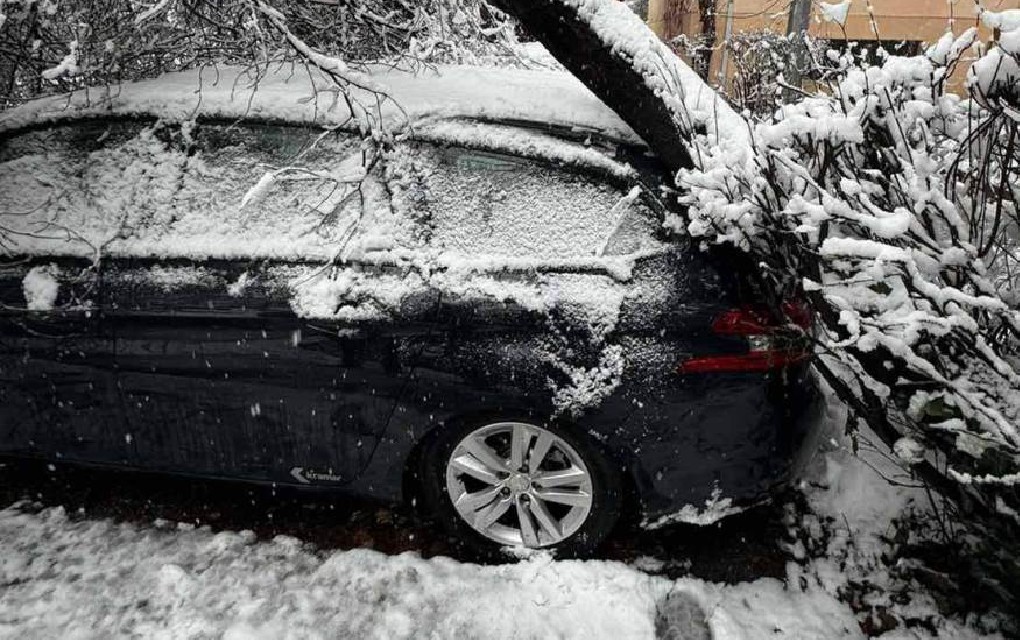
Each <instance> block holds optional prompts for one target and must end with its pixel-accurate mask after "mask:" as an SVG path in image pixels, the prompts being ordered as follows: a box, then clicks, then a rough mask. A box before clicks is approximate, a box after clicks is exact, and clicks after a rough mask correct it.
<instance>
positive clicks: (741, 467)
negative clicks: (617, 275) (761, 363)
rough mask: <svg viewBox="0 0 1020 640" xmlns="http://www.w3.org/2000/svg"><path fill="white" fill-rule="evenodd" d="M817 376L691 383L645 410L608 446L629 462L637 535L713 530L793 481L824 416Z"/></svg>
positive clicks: (800, 371) (798, 372) (798, 371)
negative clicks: (662, 529) (640, 529)
mask: <svg viewBox="0 0 1020 640" xmlns="http://www.w3.org/2000/svg"><path fill="white" fill-rule="evenodd" d="M813 375H814V374H813V373H812V372H811V371H810V369H809V368H808V367H806V366H799V367H793V368H791V369H789V370H786V371H781V372H774V373H769V374H710V375H701V376H698V377H697V378H696V379H693V378H694V377H693V376H691V377H690V378H692V379H687V380H676V381H674V382H675V384H674V385H666V386H664V387H662V388H660V389H658V390H657V393H656V394H655V396H656V397H655V398H654V399H652V400H645V401H643V402H642V405H643V406H642V407H641V408H640V409H639V410H638V411H633V412H631V414H630V415H629V416H628V419H627V421H626V427H625V428H624V429H621V430H620V433H622V434H627V435H626V436H624V437H621V438H619V439H615V441H614V442H613V445H614V446H615V447H618V451H619V452H620V454H621V455H623V456H624V457H625V458H626V459H629V463H628V465H627V466H628V471H629V472H630V475H631V477H632V478H633V481H634V484H635V486H636V488H637V492H638V495H639V499H640V515H641V524H642V526H645V527H648V528H656V527H658V526H663V525H666V524H671V523H678V522H684V523H691V524H702V525H704V524H711V523H712V522H715V521H717V520H719V519H721V518H723V517H725V516H728V515H731V514H734V513H737V512H739V511H741V510H743V509H745V508H747V507H750V506H754V505H757V504H760V503H762V502H765V501H767V500H768V499H769V498H770V497H771V496H772V495H774V493H775V492H776V491H777V490H778V489H780V488H781V487H783V486H784V485H785V484H786V483H787V482H788V481H789V480H790V479H791V478H794V477H796V475H797V473H798V472H799V471H800V469H802V468H803V466H804V465H805V464H806V462H807V460H808V459H809V458H810V455H811V452H812V451H813V450H814V449H815V448H816V444H817V443H816V439H817V437H818V433H819V431H820V430H819V429H818V425H819V424H820V423H821V418H822V415H823V414H824V409H825V406H824V404H825V403H824V398H823V396H822V394H821V393H820V391H819V390H818V387H817V385H816V384H815V381H814V377H813ZM646 397H647V396H646Z"/></svg>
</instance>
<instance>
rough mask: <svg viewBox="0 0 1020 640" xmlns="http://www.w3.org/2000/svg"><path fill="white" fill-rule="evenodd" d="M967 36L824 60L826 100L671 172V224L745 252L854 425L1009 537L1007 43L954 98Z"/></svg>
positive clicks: (790, 109) (1019, 47)
mask: <svg viewBox="0 0 1020 640" xmlns="http://www.w3.org/2000/svg"><path fill="white" fill-rule="evenodd" d="M976 37H977V32H976V30H975V29H971V30H968V31H966V32H964V33H963V34H961V35H960V36H959V37H954V36H953V35H951V34H947V35H946V36H944V37H943V38H942V39H941V40H940V41H939V42H938V43H936V44H935V45H934V46H932V47H931V48H930V49H928V51H927V52H925V54H924V55H919V56H913V57H900V56H892V55H886V56H885V57H884V61H882V62H881V64H877V65H873V66H868V65H867V64H862V63H861V61H860V60H859V59H857V58H856V57H855V56H854V55H853V54H852V53H850V54H843V55H840V54H835V53H834V54H833V55H831V56H830V58H831V61H832V63H833V64H834V65H835V68H836V71H837V77H836V78H835V81H834V83H833V85H832V91H831V92H826V93H822V92H819V93H817V94H813V95H807V96H804V97H802V98H801V99H800V100H798V101H795V102H794V103H793V104H787V105H783V106H780V107H779V108H778V109H777V110H776V111H775V112H774V114H773V115H772V117H770V118H768V119H766V120H765V121H764V122H761V123H759V124H757V125H756V126H755V127H754V129H753V133H752V145H753V152H752V153H751V154H750V155H747V156H744V157H742V158H741V157H736V156H734V155H733V154H731V153H727V152H725V151H722V150H719V149H702V154H701V158H702V162H701V166H700V167H699V168H696V169H692V170H684V171H681V172H680V175H679V183H680V186H681V188H682V190H683V191H684V193H685V196H684V197H683V202H684V204H686V205H687V206H688V212H687V215H686V216H675V217H674V218H673V220H672V224H674V225H675V226H677V227H680V228H681V230H684V231H687V232H689V233H691V234H692V235H694V236H697V237H700V238H702V239H703V241H704V242H705V243H706V244H731V245H735V246H737V247H739V248H740V249H743V250H744V251H746V252H747V253H748V254H749V255H750V257H751V259H752V260H753V262H754V263H756V264H759V265H760V266H761V271H762V273H763V280H764V282H765V284H766V286H765V287H763V289H764V290H765V291H767V292H771V293H772V294H774V295H779V294H781V293H783V292H791V291H793V292H797V294H798V295H801V296H804V297H805V298H807V299H809V300H810V301H811V303H812V306H813V307H814V308H815V310H816V311H817V312H818V314H819V315H820V318H821V320H822V323H821V324H822V330H821V332H820V335H819V336H818V338H819V342H820V345H819V349H820V353H821V355H820V358H819V364H818V366H819V369H820V370H821V372H822V373H823V375H824V376H825V377H826V378H827V380H828V381H829V383H830V384H831V385H832V386H833V388H834V389H836V391H837V392H838V393H839V395H840V396H841V397H842V398H843V399H844V400H845V401H847V402H848V403H849V405H850V408H851V410H852V411H854V413H855V415H856V417H857V418H859V419H862V420H865V421H866V422H867V423H868V424H869V425H870V426H871V428H872V429H873V430H874V431H875V432H876V433H877V434H879V435H880V436H881V437H882V438H883V440H885V441H886V443H887V444H888V445H889V446H890V447H891V448H892V449H893V450H894V451H895V452H896V453H898V454H901V457H902V458H903V460H902V461H903V464H905V465H909V466H910V467H911V469H912V470H913V471H914V472H915V473H917V474H918V475H919V476H920V477H922V478H923V479H924V480H926V481H927V482H929V483H931V484H933V485H934V486H935V487H936V488H937V489H939V490H941V491H942V492H944V493H948V494H953V495H957V496H959V497H961V498H962V500H961V501H960V502H959V504H960V505H962V506H963V507H964V511H965V512H966V514H967V516H968V517H969V518H971V519H980V520H982V521H983V522H985V523H988V524H993V525H994V526H993V528H994V529H995V530H996V531H997V532H999V533H1001V532H1002V531H1003V528H1005V530H1006V531H1013V532H1014V533H1007V534H1004V537H1003V538H1001V539H1002V540H1007V541H1008V540H1009V539H1010V538H1011V537H1012V539H1014V540H1015V537H1014V536H1015V530H1016V529H1015V527H1016V525H1017V523H1018V522H1020V521H1018V519H1017V512H1018V510H1020V492H1018V490H1017V488H1016V487H1017V484H1018V482H1020V427H1018V425H1020V370H1018V368H1017V360H1016V359H1015V357H1013V356H1014V355H1015V353H1016V345H1017V339H1018V336H1020V312H1018V311H1017V306H1016V298H1015V296H1013V294H1012V293H1011V292H1007V291H1005V290H1004V287H1008V286H1009V285H1011V282H1010V281H1011V277H1012V276H1011V274H1013V273H1014V272H1015V269H1016V267H1015V259H1016V249H1015V242H1014V240H1015V237H1016V236H1015V232H1014V233H1012V234H1010V233H1007V232H1006V230H1007V229H1009V228H1013V229H1015V227H1011V226H1010V225H1015V223H1016V220H1017V206H1016V205H1017V195H1018V191H1017V187H1016V185H1017V183H1018V179H1020V149H1018V146H1017V140H1016V138H1017V128H1018V127H1020V94H1018V92H1017V90H1016V87H1017V86H1020V82H1018V79H1020V67H1018V66H1017V60H1018V57H1020V31H1017V32H1009V33H1003V34H1002V37H1001V39H1000V41H999V43H998V45H997V46H993V47H992V48H990V49H989V50H988V51H987V52H985V53H984V54H983V55H982V57H981V58H980V59H979V60H978V61H977V62H976V63H975V64H974V65H973V67H972V69H971V71H970V75H969V83H968V86H969V90H970V95H969V96H966V97H961V96H957V95H954V94H953V93H950V92H949V91H948V90H947V87H946V81H947V79H948V77H949V76H950V74H951V73H952V71H953V69H954V68H955V67H956V65H958V64H959V63H960V60H961V58H962V57H963V55H964V54H965V53H966V52H968V51H969V50H971V48H972V47H973V46H974V45H975V39H976ZM996 535H998V534H996ZM1016 558H1017V556H1016V555H1015V554H1013V555H1012V557H1011V558H1007V559H1006V562H1007V563H1012V564H1011V565H1010V566H1011V567H1012V568H1011V569H1009V570H1005V571H1004V573H1005V574H1006V575H1009V573H1010V572H1012V573H1013V575H1014V576H1015V575H1016V572H1017V570H1018V569H1020V566H1018V565H1017V564H1016V562H1017V560H1016Z"/></svg>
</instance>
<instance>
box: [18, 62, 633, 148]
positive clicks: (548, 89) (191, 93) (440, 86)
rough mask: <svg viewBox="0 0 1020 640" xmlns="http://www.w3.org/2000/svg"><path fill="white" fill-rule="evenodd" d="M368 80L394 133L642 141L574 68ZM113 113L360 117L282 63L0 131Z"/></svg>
mask: <svg viewBox="0 0 1020 640" xmlns="http://www.w3.org/2000/svg"><path fill="white" fill-rule="evenodd" d="M369 76H370V77H371V79H372V80H373V82H375V83H376V84H377V85H381V86H382V87H385V88H386V90H387V95H388V96H389V98H391V99H388V100H383V101H381V102H377V101H376V99H375V96H374V95H372V94H369V93H368V92H363V91H357V90H356V91H355V96H356V97H357V98H358V99H359V100H360V101H361V102H362V103H363V104H365V105H367V106H369V108H373V109H374V108H378V109H379V110H380V111H379V113H381V115H382V119H383V121H384V123H385V124H386V125H387V126H389V127H391V128H399V127H401V126H402V125H404V124H412V125H415V124H422V123H427V122H429V121H435V120H444V119H451V118H461V119H464V118H467V119H479V120H487V121H503V122H514V123H523V124H534V125H549V126H553V127H558V128H560V127H563V128H570V129H579V130H581V131H585V130H592V131H596V132H598V133H600V134H601V135H604V136H606V137H608V138H612V139H617V140H621V141H630V142H635V143H637V142H640V138H639V137H638V136H637V134H635V133H634V131H633V130H632V129H631V128H630V127H629V126H627V124H626V123H625V122H624V121H623V120H622V119H621V118H620V117H619V116H618V115H616V113H615V112H613V111H612V110H611V109H609V108H608V107H607V106H606V105H605V104H603V103H602V102H601V101H600V100H599V99H598V98H597V97H596V96H595V95H594V94H593V93H592V92H591V91H589V90H588V89H587V88H586V87H585V86H584V85H583V84H581V82H580V81H578V80H577V79H576V78H574V77H573V76H572V75H570V74H568V73H565V72H557V71H544V70H543V71H538V70H523V69H498V68H485V67H464V66H430V67H427V68H423V69H421V70H419V71H417V72H416V73H412V72H409V71H404V70H398V69H393V68H389V67H373V68H371V69H370V70H369ZM256 80H257V82H256ZM110 114H119V115H128V116H139V115H149V116H155V117H159V118H166V119H171V120H182V121H183V120H188V119H191V118H195V117H223V118H231V119H233V118H242V117H247V118H254V119H263V120H285V121H291V122H302V123H316V124H321V125H338V124H344V123H347V122H349V121H350V116H351V112H350V109H349V107H348V106H347V104H346V103H345V102H344V100H342V99H337V94H336V91H335V90H331V89H330V88H329V84H328V83H327V82H326V81H325V80H324V79H323V78H321V77H317V76H316V75H315V74H314V73H313V74H309V73H308V72H307V71H305V70H304V69H303V68H300V67H298V68H295V67H292V66H290V65H279V66H273V67H271V68H270V69H269V70H268V71H267V72H266V73H265V74H264V75H262V76H261V77H258V78H256V76H255V75H254V74H253V73H252V72H251V70H248V69H245V68H240V67H224V66H220V67H216V68H213V67H207V68H205V69H195V70H191V71H184V72H176V73H167V74H164V75H162V76H160V77H158V78H154V79H151V80H142V81H139V82H131V83H126V84H123V85H117V86H113V87H110V88H109V89H107V88H102V87H101V88H90V89H89V90H87V91H86V90H81V91H77V92H75V93H74V94H71V95H70V96H68V95H66V94H64V95H56V96H50V97H47V98H41V99H37V100H33V101H31V102H28V103H26V104H24V105H21V106H19V107H16V108H14V109H11V110H9V111H7V112H5V113H2V114H0V133H2V132H5V131H11V130H14V129H20V128H22V127H26V126H32V125H36V124H43V123H55V122H62V121H68V120H74V119H78V118H88V117H95V116H100V115H110ZM351 124H352V125H353V124H354V123H351Z"/></svg>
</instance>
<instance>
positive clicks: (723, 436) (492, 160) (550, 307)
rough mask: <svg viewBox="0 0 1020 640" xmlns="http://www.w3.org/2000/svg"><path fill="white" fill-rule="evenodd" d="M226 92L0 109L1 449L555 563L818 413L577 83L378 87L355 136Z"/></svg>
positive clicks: (443, 71) (630, 136)
mask: <svg viewBox="0 0 1020 640" xmlns="http://www.w3.org/2000/svg"><path fill="white" fill-rule="evenodd" d="M250 73H251V72H250V70H240V69H224V68H220V69H219V70H217V71H215V72H213V71H211V70H208V69H207V70H204V71H193V72H185V73H178V74H170V75H166V76H163V77H161V78H158V79H155V80H150V81H144V82H138V83H133V84H129V85H125V86H123V87H120V88H118V89H117V90H115V91H110V92H106V93H103V94H102V95H96V92H92V94H91V95H87V94H85V93H84V92H81V93H78V94H75V95H73V96H71V97H70V98H69V97H68V96H57V97H54V98H46V99H41V100H36V101H34V102H31V103H28V104H26V105H23V106H21V107H18V108H16V109H13V110H10V111H8V112H6V113H3V114H0V336H2V337H0V454H3V455H6V456H13V457H30V458H39V459H48V460H60V461H64V462H70V463H84V464H93V465H110V466H116V467H123V468H135V469H145V470H150V471H159V472H169V473H184V474H189V475H197V476H206V477H210V478H230V479H241V480H246V481H252V482H261V483H278V484H290V485H296V486H303V487H310V488H316V489H329V490H336V491H343V492H349V493H352V494H358V495H363V496H370V497H374V498H380V499H385V500H395V501H399V500H408V501H411V500H413V501H414V502H416V503H418V505H419V506H421V507H423V508H424V509H425V510H426V511H427V512H428V513H429V514H430V515H432V516H436V517H438V519H439V520H440V521H441V522H443V523H444V524H446V525H448V526H450V527H451V528H452V529H453V531H454V532H455V533H457V534H458V535H462V536H463V537H464V539H465V540H466V541H469V542H474V543H478V544H481V545H493V544H500V545H525V546H528V547H550V548H557V549H560V550H562V551H563V552H566V553H584V552H590V551H591V550H592V549H593V548H594V547H595V546H596V545H597V544H598V543H599V542H600V541H601V540H602V539H603V538H604V537H605V536H606V535H607V534H608V533H609V532H610V530H611V529H612V528H613V527H614V525H615V524H616V523H617V521H618V520H620V518H621V515H622V514H631V513H633V514H634V515H635V516H637V517H638V518H639V519H640V523H641V524H642V525H644V526H647V527H655V526H661V525H663V524H668V523H672V522H691V523H700V524H704V523H709V522H714V521H715V520H717V519H719V518H721V517H724V516H726V515H728V514H730V513H733V512H736V511H738V510H740V509H741V508H742V507H744V506H747V505H750V504H755V503H757V502H760V501H762V500H763V499H766V498H767V497H768V495H769V492H770V491H772V490H773V489H774V488H775V487H776V486H777V485H779V484H781V483H782V482H784V481H785V480H786V479H787V478H788V477H789V475H790V473H791V470H792V468H793V467H794V460H795V458H796V456H797V454H798V452H799V451H801V450H802V442H803V441H804V439H805V435H806V434H807V433H808V432H809V431H810V428H809V427H810V425H811V423H812V419H813V412H814V410H815V409H816V408H817V406H818V403H817V395H816V392H815V390H814V387H813V386H812V385H811V384H810V381H809V379H808V378H807V375H808V373H807V366H806V363H805V362H804V357H803V352H802V351H797V350H795V349H793V348H792V347H790V346H789V341H785V340H784V339H783V336H784V335H786V334H789V333H790V331H791V329H792V327H790V326H779V325H778V324H777V323H775V322H773V321H771V320H770V316H769V314H767V313H764V312H761V311H760V309H759V308H758V307H756V306H754V304H753V300H750V299H748V298H747V294H746V290H747V287H746V286H743V285H742V284H741V283H742V282H743V279H742V278H741V277H739V274H737V273H736V272H735V270H734V268H733V267H732V266H731V265H727V264H726V263H725V262H721V261H720V260H718V259H716V258H713V257H711V256H708V255H706V254H704V253H702V252H699V251H697V250H695V249H694V248H693V247H692V246H691V243H690V242H689V241H688V240H687V239H685V238H682V237H671V236H670V235H669V234H668V233H667V232H666V230H665V228H664V226H663V224H662V218H663V213H662V212H661V211H657V210H656V209H655V207H654V206H653V203H652V202H651V201H650V200H649V199H648V198H646V192H645V191H643V189H647V188H655V187H654V186H651V185H652V183H651V178H650V177H649V176H653V175H655V171H654V164H655V159H654V157H651V156H650V154H649V153H648V152H647V150H646V149H645V148H644V146H643V145H642V143H641V141H640V140H639V139H638V137H637V136H636V135H635V134H634V133H633V132H632V131H631V130H630V129H629V128H628V127H627V126H626V124H624V123H623V122H622V121H621V120H620V119H619V118H618V117H617V116H616V115H615V114H614V113H613V112H612V111H610V110H609V109H607V108H606V107H605V106H604V105H603V104H602V103H601V102H599V101H598V99H597V98H595V97H594V96H593V95H592V94H591V93H590V92H588V91H587V90H586V89H585V88H584V87H583V86H582V85H581V84H580V83H579V82H577V81H576V80H575V79H573V78H572V77H570V76H567V75H565V74H560V73H555V72H539V71H515V70H492V69H477V68H475V69H472V68H459V67H440V68H438V69H436V70H429V71H425V72H422V73H421V74H418V75H414V74H410V73H406V72H402V71H397V70H392V69H380V70H378V71H376V72H375V73H374V76H375V77H376V79H377V80H378V81H379V82H380V83H381V84H383V85H385V86H387V87H388V91H389V93H388V94H387V95H386V96H385V97H384V98H383V99H381V100H376V99H375V98H376V97H375V96H364V98H365V100H364V101H362V104H364V105H367V106H365V107H364V111H358V110H356V111H357V112H356V113H355V114H354V116H355V117H351V116H352V114H351V113H349V112H348V111H347V110H346V109H347V107H346V106H345V104H344V103H343V101H336V100H334V96H333V94H330V93H328V92H326V91H324V90H323V89H322V88H321V87H318V88H317V87H315V86H314V84H313V82H314V80H312V79H309V78H308V77H305V75H304V74H292V73H291V72H290V69H289V67H288V68H285V69H277V70H270V71H269V72H268V73H265V74H263V75H262V76H261V77H260V78H258V82H257V89H255V90H252V87H253V86H254V85H255V84H256V83H255V81H254V80H255V79H254V78H253V77H252V76H251V75H250ZM366 121H371V123H372V126H373V127H374V129H373V130H374V131H376V132H383V134H382V135H379V136H377V138H376V140H375V141H373V140H371V139H368V140H366V139H364V138H363V137H361V136H359V135H358V133H359V130H364V129H363V128H361V129H359V126H360V125H361V124H363V123H364V122H366ZM642 167H652V168H651V169H647V170H646V169H643V168H642ZM642 185H644V186H643V187H642ZM794 333H796V332H794ZM784 345H786V346H784Z"/></svg>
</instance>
